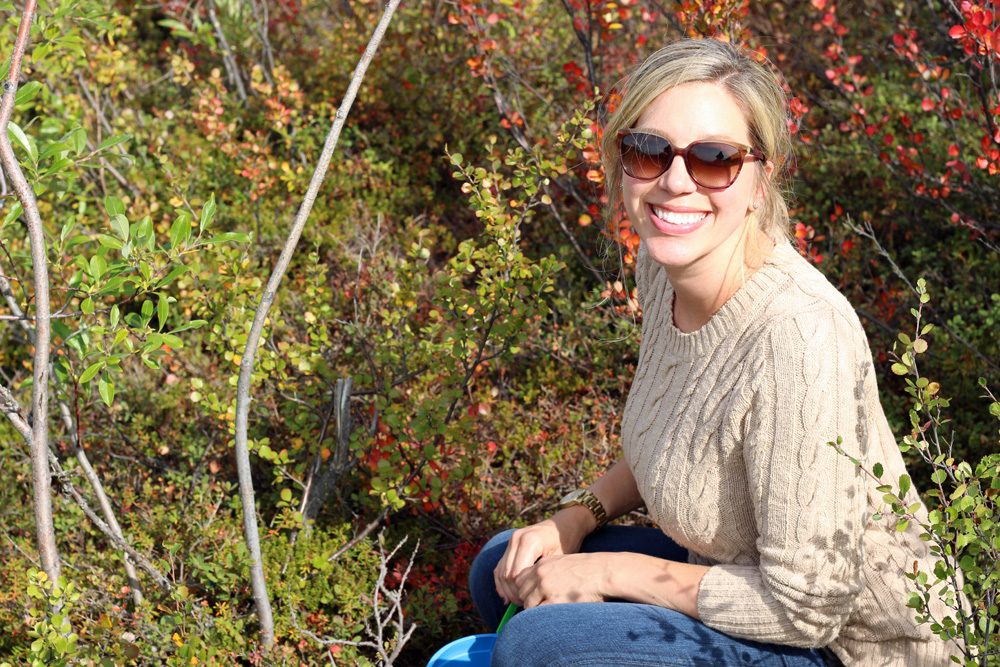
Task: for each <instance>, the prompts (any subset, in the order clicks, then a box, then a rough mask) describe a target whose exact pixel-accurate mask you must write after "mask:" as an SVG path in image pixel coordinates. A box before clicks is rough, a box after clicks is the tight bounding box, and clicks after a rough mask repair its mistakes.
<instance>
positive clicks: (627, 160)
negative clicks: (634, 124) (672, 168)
mask: <svg viewBox="0 0 1000 667" xmlns="http://www.w3.org/2000/svg"><path fill="white" fill-rule="evenodd" d="M619 152H620V153H621V160H622V167H623V168H624V169H625V173H626V174H628V175H629V176H631V177H633V178H641V179H650V178H656V177H657V176H659V175H660V174H662V173H663V172H664V171H666V170H667V166H668V165H669V164H670V159H671V158H672V157H673V155H674V151H673V148H672V147H671V146H670V142H669V141H667V140H666V139H663V138H662V137H658V136H656V135H654V134H642V133H633V134H626V135H624V136H623V137H622V140H621V143H620V144H619Z"/></svg>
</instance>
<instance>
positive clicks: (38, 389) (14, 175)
mask: <svg viewBox="0 0 1000 667" xmlns="http://www.w3.org/2000/svg"><path fill="white" fill-rule="evenodd" d="M36 4H37V0H27V2H25V4H24V13H23V14H22V15H21V25H20V27H19V28H18V30H17V40H16V41H15V42H14V51H13V52H12V53H11V56H10V71H9V72H8V74H7V80H6V81H4V84H3V98H2V102H0V164H2V166H3V171H4V174H5V175H6V177H7V180H9V181H10V184H11V185H12V186H13V189H14V192H15V193H16V194H17V199H18V201H20V202H21V207H22V208H23V209H24V218H25V221H26V224H27V227H28V238H29V240H30V242H31V262H32V265H33V271H34V288H35V317H36V321H37V324H36V336H37V340H36V342H35V355H34V369H33V370H34V384H33V385H32V387H31V413H32V435H31V477H32V491H33V493H34V505H35V531H36V532H37V534H38V555H39V560H40V561H41V562H42V569H43V570H45V574H47V575H48V576H49V578H50V579H51V580H52V581H58V580H59V571H60V564H59V552H58V550H57V549H56V537H55V527H54V525H53V522H52V492H51V489H52V480H51V478H50V475H49V464H48V461H47V458H46V457H47V454H48V449H49V445H48V425H49V420H48V388H49V377H48V376H49V340H50V338H51V331H50V322H49V271H48V253H47V251H46V246H45V230H44V229H43V228H42V217H41V214H40V213H39V211H38V203H37V202H36V201H35V193H34V191H33V190H32V189H31V185H29V184H28V181H27V179H25V177H24V174H23V173H22V172H21V167H20V165H19V164H18V163H17V158H16V157H15V156H14V149H13V147H12V146H11V145H10V138H9V137H8V136H7V126H8V124H9V123H10V118H11V115H12V114H13V113H14V101H15V99H16V97H17V82H18V77H19V75H20V72H21V61H22V60H23V59H24V52H25V49H26V48H27V46H28V36H29V34H30V32H31V20H32V17H33V16H34V14H35V7H36Z"/></svg>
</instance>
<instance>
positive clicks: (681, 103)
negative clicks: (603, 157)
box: [622, 82, 770, 280]
mask: <svg viewBox="0 0 1000 667" xmlns="http://www.w3.org/2000/svg"><path fill="white" fill-rule="evenodd" d="M632 129H635V130H648V131H650V132H653V133H655V134H658V135H660V136H662V137H664V138H666V139H668V140H669V141H670V143H671V144H672V145H673V146H675V147H677V148H684V147H686V146H689V145H690V144H692V143H693V142H696V141H708V140H714V141H724V142H727V143H731V144H734V145H736V144H738V145H749V144H750V136H749V131H748V129H747V123H746V120H745V119H744V117H743V112H742V111H741V110H740V108H739V107H738V106H736V103H735V102H734V101H733V98H732V97H731V96H730V94H729V93H728V92H727V91H726V90H725V89H724V88H722V87H721V86H719V85H718V84H715V83H706V82H698V83H686V84H682V85H679V86H675V87H674V88H671V89H669V90H667V91H665V92H663V93H661V94H660V95H659V96H658V97H656V99H654V100H653V102H652V103H651V104H650V105H649V106H648V107H647V108H646V110H645V111H644V112H643V113H642V115H641V116H639V119H638V121H637V122H636V123H635V125H634V127H633V128H632ZM754 162H755V158H748V159H747V160H746V162H745V163H744V165H743V169H742V170H741V171H740V174H739V176H738V177H737V179H736V181H735V182H734V183H733V184H732V185H731V186H729V187H728V188H726V189H725V190H709V189H706V188H703V187H701V186H699V185H698V184H697V183H695V182H694V181H693V180H692V179H691V176H690V175H689V174H688V172H687V169H686V168H685V166H684V161H683V160H682V159H680V158H678V157H676V156H675V157H674V159H673V161H672V162H671V164H670V167H669V168H668V169H667V171H666V172H664V173H663V174H662V175H661V176H660V177H659V178H655V179H652V180H639V179H636V178H632V177H631V176H629V175H627V174H624V176H623V184H622V199H623V202H624V204H625V210H626V211H627V212H628V216H629V219H630V220H631V221H632V225H633V227H634V228H635V230H636V232H637V233H638V234H639V237H640V238H641V239H642V240H643V242H644V243H645V245H646V248H647V250H648V251H649V254H650V255H651V256H652V258H653V259H654V260H656V261H657V262H658V263H660V264H662V265H663V266H664V267H665V268H666V269H667V273H668V275H670V276H671V279H672V280H673V279H676V278H679V277H681V276H684V275H692V276H693V275H709V274H714V275H715V276H717V277H719V278H721V277H723V276H725V275H726V274H727V272H731V271H732V270H733V269H732V267H734V266H735V267H737V270H738V268H739V267H740V266H741V264H742V262H743V243H742V239H743V238H744V236H745V235H746V234H745V232H746V228H745V226H746V225H753V221H752V220H750V214H751V212H752V211H753V208H752V207H753V202H754V201H755V200H756V199H757V198H759V197H760V196H761V188H760V184H759V183H757V182H756V178H755V176H756V169H755V168H754ZM766 169H767V171H768V173H770V166H769V165H768V166H767V167H766Z"/></svg>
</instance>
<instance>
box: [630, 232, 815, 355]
mask: <svg viewBox="0 0 1000 667" xmlns="http://www.w3.org/2000/svg"><path fill="white" fill-rule="evenodd" d="M795 261H802V258H801V257H799V254H798V252H797V251H796V250H795V249H793V248H792V246H791V245H790V244H788V243H779V244H777V245H776V246H775V248H774V250H772V251H771V254H770V255H768V256H767V258H766V259H765V260H764V264H763V265H762V266H761V267H760V268H759V269H757V270H756V271H755V272H754V274H753V275H752V276H750V278H749V279H748V280H747V281H746V282H745V283H744V284H743V285H742V286H741V287H740V288H739V289H738V290H737V291H736V293H735V294H733V296H731V297H730V298H729V300H728V301H726V303H724V304H723V305H722V308H720V309H719V310H718V312H716V313H715V315H713V316H712V318H711V319H710V320H709V321H708V322H706V323H705V325H704V326H702V327H701V328H700V329H698V330H696V331H692V332H691V333H684V332H683V331H681V330H680V329H678V328H677V327H676V326H674V321H673V320H674V318H673V302H674V289H673V286H672V285H671V284H670V281H669V280H665V281H664V282H665V283H666V285H665V288H664V291H663V298H662V300H660V303H662V304H664V305H665V306H666V308H665V311H664V312H662V313H660V314H659V316H658V317H656V319H655V321H654V324H653V325H654V327H656V336H657V338H659V339H660V343H661V344H662V345H663V346H664V347H665V348H666V350H668V351H670V352H672V353H673V354H675V355H676V356H678V357H681V358H684V359H693V358H696V357H700V356H703V355H705V354H707V353H709V352H710V351H711V350H713V349H714V348H716V347H717V346H719V345H720V344H721V343H722V342H723V341H724V340H725V338H726V337H727V336H729V335H730V334H732V333H733V332H735V331H739V330H741V329H743V328H744V326H745V325H746V324H747V323H748V322H749V321H750V320H752V319H753V318H754V316H755V314H756V313H757V312H758V311H759V310H761V309H762V308H763V307H764V306H766V305H767V304H768V303H770V301H771V297H772V295H773V294H775V293H776V292H777V291H778V290H779V289H781V288H782V287H783V286H784V285H785V284H786V283H787V280H788V275H787V269H786V267H787V266H788V265H789V264H790V263H792V262H795ZM665 277H666V274H665V273H664V278H665ZM644 335H645V334H644Z"/></svg>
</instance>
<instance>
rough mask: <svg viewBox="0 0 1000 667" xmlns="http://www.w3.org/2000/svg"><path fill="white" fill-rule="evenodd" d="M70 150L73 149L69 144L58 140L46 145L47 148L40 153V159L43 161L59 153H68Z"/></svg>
mask: <svg viewBox="0 0 1000 667" xmlns="http://www.w3.org/2000/svg"><path fill="white" fill-rule="evenodd" d="M70 150H72V149H71V148H70V146H69V145H67V144H64V143H62V142H61V141H57V142H56V143H54V144H49V145H48V146H46V147H45V150H43V151H42V152H41V153H39V154H38V161H39V162H41V161H42V160H45V159H48V158H49V157H51V156H53V155H58V154H59V153H68V152H69V151H70Z"/></svg>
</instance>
